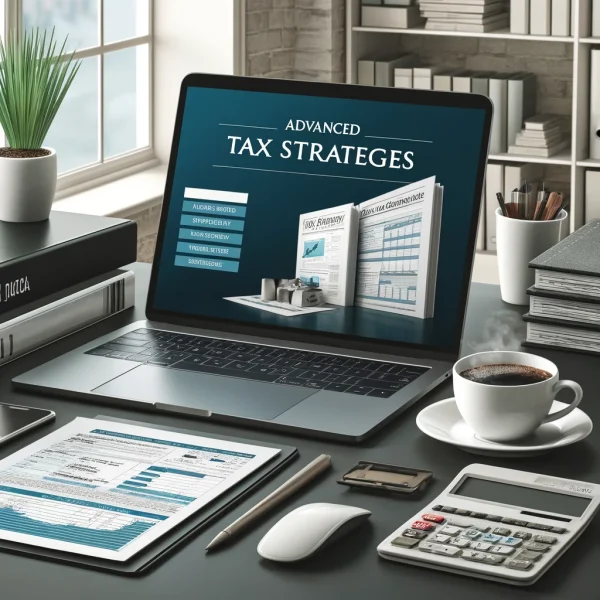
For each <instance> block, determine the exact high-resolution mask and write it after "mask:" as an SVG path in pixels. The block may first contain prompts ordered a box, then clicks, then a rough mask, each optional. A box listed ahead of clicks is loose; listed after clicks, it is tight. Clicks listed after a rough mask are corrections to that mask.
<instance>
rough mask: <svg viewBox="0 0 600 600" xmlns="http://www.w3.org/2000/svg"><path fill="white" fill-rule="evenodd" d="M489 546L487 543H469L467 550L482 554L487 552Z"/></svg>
mask: <svg viewBox="0 0 600 600" xmlns="http://www.w3.org/2000/svg"><path fill="white" fill-rule="evenodd" d="M491 546H492V545H491V544H489V543H488V542H471V544H470V546H469V548H471V549H472V550H481V551H482V552H485V551H486V550H489V549H490V548H491Z"/></svg>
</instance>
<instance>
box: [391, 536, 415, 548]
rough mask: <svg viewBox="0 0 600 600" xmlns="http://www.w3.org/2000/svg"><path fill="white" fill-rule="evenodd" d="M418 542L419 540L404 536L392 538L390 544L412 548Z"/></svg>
mask: <svg viewBox="0 0 600 600" xmlns="http://www.w3.org/2000/svg"><path fill="white" fill-rule="evenodd" d="M418 543H419V540H413V539H411V538H407V537H404V536H401V537H397V538H396V539H393V540H392V546H400V547H401V548H414V547H415V546H416V545H417V544H418Z"/></svg>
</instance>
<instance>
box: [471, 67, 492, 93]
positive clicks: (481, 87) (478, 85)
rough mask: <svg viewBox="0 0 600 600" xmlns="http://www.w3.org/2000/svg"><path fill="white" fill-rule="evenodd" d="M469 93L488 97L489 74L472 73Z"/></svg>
mask: <svg viewBox="0 0 600 600" xmlns="http://www.w3.org/2000/svg"><path fill="white" fill-rule="evenodd" d="M471 93H473V94H480V95H482V96H489V94H490V74H489V73H484V72H482V73H473V77H472V78H471Z"/></svg>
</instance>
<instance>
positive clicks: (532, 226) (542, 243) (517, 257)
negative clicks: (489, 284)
mask: <svg viewBox="0 0 600 600" xmlns="http://www.w3.org/2000/svg"><path fill="white" fill-rule="evenodd" d="M568 216H569V215H568V214H567V212H566V211H564V210H563V211H561V213H560V215H558V217H557V218H556V219H554V220H553V221H525V220H520V219H510V218H508V217H505V216H503V215H502V211H501V210H500V208H497V209H496V254H497V256H498V275H499V276H500V295H501V296H502V300H504V302H508V303H509V304H521V305H526V304H529V296H528V295H527V288H529V287H531V286H532V285H533V284H534V281H535V270H534V269H530V268H529V262H530V261H532V260H533V259H534V258H536V257H537V256H539V255H540V254H542V252H546V250H548V249H550V248H552V246H554V245H555V244H557V243H558V242H559V241H560V238H561V227H562V226H563V224H564V227H567V226H568V225H567V217H568Z"/></svg>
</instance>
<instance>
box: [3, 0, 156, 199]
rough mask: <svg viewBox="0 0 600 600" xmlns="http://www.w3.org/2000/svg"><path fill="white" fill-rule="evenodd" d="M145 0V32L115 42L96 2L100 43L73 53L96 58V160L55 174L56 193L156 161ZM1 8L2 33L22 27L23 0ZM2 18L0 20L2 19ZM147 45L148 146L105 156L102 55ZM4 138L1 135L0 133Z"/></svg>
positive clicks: (151, 61) (151, 16)
mask: <svg viewBox="0 0 600 600" xmlns="http://www.w3.org/2000/svg"><path fill="white" fill-rule="evenodd" d="M147 1H148V33H147V34H145V35H140V36H136V37H132V38H127V39H125V40H120V41H118V42H109V43H104V0H96V2H97V3H98V40H100V42H99V44H98V45H96V46H90V47H87V48H80V49H78V50H76V51H75V52H74V55H73V56H74V58H80V59H83V58H90V57H94V56H96V57H98V62H99V65H98V109H99V114H98V157H99V158H98V161H97V162H95V163H91V164H89V165H86V166H83V167H80V168H78V169H74V170H72V171H67V172H65V173H63V174H61V175H59V177H58V182H57V186H56V191H57V195H59V196H62V195H64V193H65V191H66V190H70V189H71V188H76V191H83V190H85V189H90V188H92V187H95V186H96V185H99V184H100V183H107V182H110V181H113V180H115V179H118V178H119V177H121V176H125V175H130V174H132V173H135V172H137V171H141V170H143V169H145V168H148V167H150V166H153V165H154V164H155V162H156V159H155V152H154V119H153V114H154V113H153V105H154V97H153V96H154V89H153V76H154V2H153V0H147ZM3 4H4V10H3V11H0V31H1V32H2V34H3V35H4V36H5V35H6V34H7V33H8V31H10V30H14V29H16V30H17V31H19V32H20V31H21V30H22V24H23V0H4V2H3ZM2 13H3V14H2ZM2 17H3V20H2ZM144 45H147V47H148V73H147V81H148V106H147V109H146V110H147V120H148V122H147V127H148V145H147V146H145V147H142V148H137V149H135V150H131V151H130V152H126V153H124V154H119V155H117V156H114V157H110V158H107V159H105V158H104V157H103V154H104V56H105V55H106V54H108V53H110V52H115V51H118V50H125V49H127V48H135V47H140V46H144ZM0 133H1V132H0ZM2 137H3V136H2Z"/></svg>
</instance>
